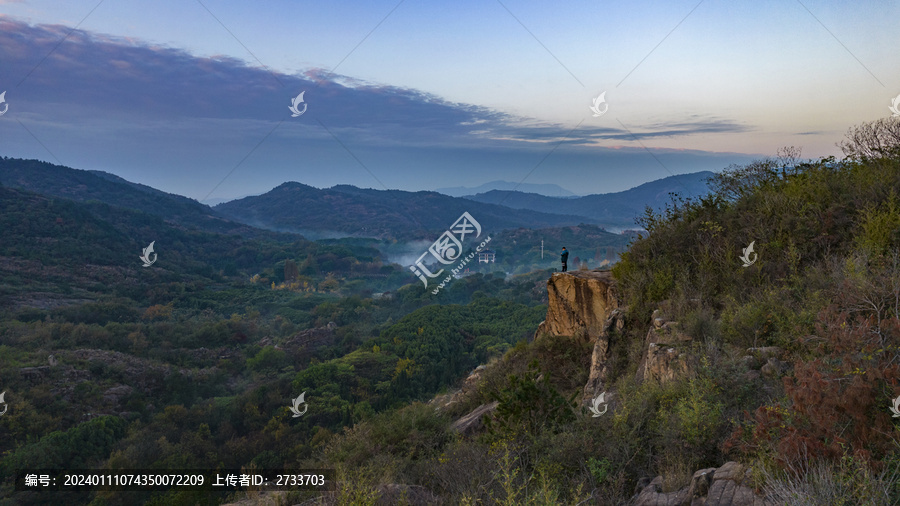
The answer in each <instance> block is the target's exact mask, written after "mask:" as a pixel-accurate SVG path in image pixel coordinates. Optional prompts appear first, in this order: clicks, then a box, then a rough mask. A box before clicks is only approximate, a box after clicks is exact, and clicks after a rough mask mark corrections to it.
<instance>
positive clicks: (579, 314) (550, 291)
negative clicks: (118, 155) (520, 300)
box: [538, 271, 618, 339]
mask: <svg viewBox="0 0 900 506" xmlns="http://www.w3.org/2000/svg"><path fill="white" fill-rule="evenodd" d="M613 286H614V281H613V277H612V274H611V273H610V272H609V271H603V272H599V271H572V272H557V273H555V274H553V275H552V276H550V279H549V280H548V281H547V296H548V304H547V318H546V319H545V320H544V321H543V323H541V325H540V326H539V327H538V334H539V335H540V334H548V335H551V336H582V335H584V336H586V337H587V338H588V339H593V338H595V337H596V336H598V335H599V334H600V332H601V331H602V330H603V328H604V325H605V324H606V321H607V319H609V315H610V313H611V312H612V310H613V309H616V308H617V307H618V303H617V301H616V297H615V295H614V292H613Z"/></svg>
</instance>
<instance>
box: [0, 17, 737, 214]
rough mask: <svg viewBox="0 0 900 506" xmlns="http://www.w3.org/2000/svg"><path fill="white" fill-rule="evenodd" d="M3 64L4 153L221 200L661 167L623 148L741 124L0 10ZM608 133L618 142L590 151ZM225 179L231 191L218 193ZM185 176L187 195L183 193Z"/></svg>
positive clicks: (675, 163) (0, 133)
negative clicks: (478, 90)
mask: <svg viewBox="0 0 900 506" xmlns="http://www.w3.org/2000/svg"><path fill="white" fill-rule="evenodd" d="M60 41H62V42H61V43H60ZM0 68H3V69H4V72H3V76H4V77H3V78H2V82H0V88H2V89H6V90H7V91H8V93H7V95H6V100H7V102H8V103H9V107H10V112H9V113H8V114H7V116H9V117H10V118H16V119H18V120H19V121H21V122H22V125H25V126H26V127H28V129H29V131H28V132H25V131H24V130H23V129H22V128H19V127H18V123H16V122H7V121H4V122H0V138H4V137H5V138H6V139H9V143H8V144H5V145H6V146H11V148H10V149H9V150H7V152H5V153H0V154H5V155H8V156H32V157H39V158H43V159H51V160H52V159H55V158H56V157H59V158H58V159H59V160H60V162H61V163H64V164H67V165H72V166H78V165H82V166H85V165H86V166H87V167H83V168H97V169H101V170H113V169H114V170H116V171H118V172H117V173H118V174H119V175H121V176H123V177H126V178H128V177H131V178H132V180H137V179H140V180H141V182H144V183H145V184H150V185H151V186H155V187H157V188H162V189H167V191H180V192H181V193H182V194H190V195H191V196H195V197H198V198H204V197H205V196H206V195H207V193H208V192H209V191H210V190H211V189H212V188H219V190H217V191H220V192H221V191H225V194H226V195H227V194H229V193H230V194H246V193H247V192H251V191H252V192H263V191H266V190H268V189H270V188H271V187H273V186H277V185H278V184H280V183H281V182H283V181H285V180H287V179H295V180H296V179H299V180H302V181H303V182H305V183H307V184H314V185H319V186H324V185H328V184H335V183H336V182H344V183H351V184H357V185H360V186H370V187H381V184H382V182H384V184H387V185H388V186H390V187H393V188H401V187H402V188H405V189H422V188H434V187H437V186H453V185H458V184H460V183H461V182H467V183H471V184H472V185H477V184H480V183H481V182H484V181H482V180H481V179H483V178H489V179H500V178H507V179H510V180H512V179H516V178H521V177H522V176H523V175H524V174H528V171H529V170H531V169H532V168H533V167H535V163H536V161H538V160H541V159H543V157H545V156H546V154H547V153H548V150H550V149H553V147H554V146H556V145H557V144H559V143H562V145H563V146H565V147H566V149H567V150H569V151H568V152H564V151H565V150H563V149H560V150H556V151H554V157H553V158H551V159H548V160H547V161H546V162H545V163H544V165H545V166H547V167H549V166H551V165H552V164H553V163H557V164H562V165H564V168H555V169H554V170H556V171H557V172H560V171H563V170H568V171H570V172H571V173H572V174H573V175H574V174H575V173H576V172H577V171H593V170H595V169H594V167H596V166H597V165H598V163H600V160H607V165H609V166H612V164H616V166H620V167H628V166H629V164H630V163H631V162H629V161H627V160H626V159H624V158H622V156H624V155H630V156H632V157H633V158H634V159H638V158H639V157H640V160H639V162H637V163H641V164H644V165H645V166H646V167H648V168H647V170H649V171H659V170H660V168H659V166H658V162H657V161H655V160H653V159H652V158H649V159H648V157H647V154H646V151H644V150H643V148H642V147H640V146H638V145H636V144H631V142H632V141H633V140H635V138H637V139H639V140H641V141H642V142H643V141H652V139H654V138H672V137H685V136H691V135H701V134H702V135H708V134H716V133H734V132H745V131H747V130H748V127H746V126H744V125H741V124H737V123H735V122H733V121H729V120H727V119H722V118H701V117H693V118H689V119H688V120H686V121H681V122H672V123H664V122H661V123H653V124H645V125H638V124H636V125H628V130H630V132H629V131H628V130H626V129H624V128H615V127H595V126H585V125H582V126H579V127H578V128H575V129H573V127H572V126H569V125H562V124H555V123H550V122H546V121H539V120H536V119H534V118H525V117H519V116H513V115H510V114H507V113H505V112H502V111H498V110H494V109H490V108H486V107H480V106H476V105H472V104H464V103H456V102H451V101H448V100H445V99H443V98H441V97H439V96H436V95H433V94H430V93H427V92H424V91H421V90H416V89H410V88H403V87H398V86H390V85H385V84H382V83H373V82H368V81H364V80H360V79H356V78H353V77H350V76H345V75H340V74H332V73H330V72H328V71H326V70H324V69H318V68H311V69H306V70H305V71H303V72H298V73H296V74H284V73H274V72H270V71H269V70H268V69H266V68H263V67H262V66H259V65H256V64H252V63H248V62H246V61H243V60H240V59H237V58H233V57H229V56H213V57H203V56H197V55H193V54H191V53H189V52H188V51H185V50H184V49H180V48H175V47H168V46H164V45H155V44H148V43H146V42H143V41H140V40H135V39H131V38H127V37H115V36H110V35H103V34H98V33H93V32H89V31H85V30H72V29H71V28H70V27H66V26H61V25H29V24H27V23H24V22H22V21H19V20H16V19H13V18H11V17H8V16H2V15H0ZM302 91H305V95H304V99H305V102H306V103H307V104H308V109H307V112H306V113H305V114H304V115H302V116H301V117H299V118H291V116H290V114H291V113H290V111H289V110H288V107H289V106H290V105H291V100H292V99H293V98H294V97H295V96H296V95H297V94H299V93H300V92H302ZM6 119H8V118H7V117H4V120H6ZM36 139H39V142H36ZM609 141H614V142H615V143H616V144H617V145H618V146H619V147H618V148H615V149H614V148H609V147H605V148H604V147H601V146H600V144H602V143H604V142H606V143H608V142H609ZM622 146H625V147H624V148H622ZM628 146H634V148H633V149H632V148H628ZM4 149H6V148H4ZM29 150H30V151H29ZM48 151H49V152H51V153H53V158H49V157H48V156H47V152H48ZM660 152H663V150H660ZM673 153H674V150H673ZM251 155H252V156H251ZM682 155H684V156H687V155H686V154H685V153H681V154H679V155H678V156H682ZM688 155H690V156H687V157H683V158H681V159H678V160H675V159H673V160H667V161H666V163H668V164H671V165H672V167H677V170H682V171H684V170H685V169H684V168H685V167H686V168H687V169H686V170H687V171H691V170H709V169H711V168H714V167H715V165H712V164H718V163H719V161H718V160H720V159H723V158H728V159H729V160H730V159H731V155H730V154H722V153H720V154H718V155H719V156H720V158H717V159H716V161H715V162H713V161H711V160H710V159H709V158H708V156H707V155H708V153H707V152H702V151H700V152H692V153H688ZM566 156H570V158H565V157H566ZM673 156H674V155H673ZM603 157H605V158H603ZM690 157H693V158H690ZM691 160H700V161H701V162H703V163H704V164H705V165H703V164H700V165H695V164H693V163H692V162H691ZM54 161H55V160H54ZM242 164H243V165H242ZM648 164H649V165H648ZM725 165H727V163H725V164H722V165H721V166H725ZM238 167H240V168H241V170H238V171H236V172H235V169H237V168H238ZM248 167H250V168H254V169H255V170H251V169H250V168H248ZM298 167H299V168H298ZM694 167H696V168H694ZM547 170H549V169H547ZM666 170H668V169H666ZM128 171H131V172H128ZM229 171H231V172H229ZM232 173H234V176H231V174H232ZM251 173H252V176H253V181H252V186H250V187H248V186H247V185H248V182H247V178H249V177H250V174H251ZM226 174H228V176H226ZM376 174H377V175H376ZM634 174H637V172H634V171H632V172H629V173H625V174H623V175H621V176H618V175H617V176H607V178H606V179H605V180H604V181H605V182H607V183H608V182H610V181H618V180H619V179H621V180H622V181H624V180H625V179H623V178H627V177H630V176H633V175H634ZM539 175H540V172H538V173H537V174H536V176H539ZM662 175H663V176H664V175H668V174H667V173H665V171H663V173H662ZM223 177H224V178H226V179H227V178H231V179H232V181H233V182H232V183H230V184H233V186H232V187H230V188H229V187H228V185H225V186H222V187H221V188H220V187H219V186H218V185H219V184H221V183H220V182H221V181H222V180H223V179H222V178H223ZM242 177H243V178H244V179H243V180H242V179H241V178H242ZM573 177H574V176H573ZM615 178H619V179H615ZM484 180H485V181H486V180H488V179H484ZM516 180H518V179H516ZM640 182H643V181H640ZM622 184H627V183H622ZM188 185H194V186H192V188H196V189H192V190H190V191H188V190H180V188H182V187H185V186H188ZM626 187H628V186H626ZM622 189H624V188H622ZM582 190H583V189H582ZM219 195H220V194H219V193H217V194H215V195H212V196H219Z"/></svg>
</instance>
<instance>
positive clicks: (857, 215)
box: [323, 119, 900, 505]
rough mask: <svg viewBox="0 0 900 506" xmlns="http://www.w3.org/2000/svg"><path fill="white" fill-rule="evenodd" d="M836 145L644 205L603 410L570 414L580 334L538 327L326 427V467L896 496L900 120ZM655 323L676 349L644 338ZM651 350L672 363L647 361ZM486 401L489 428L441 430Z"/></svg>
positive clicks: (810, 500)
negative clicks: (446, 395) (715, 476)
mask: <svg viewBox="0 0 900 506" xmlns="http://www.w3.org/2000/svg"><path fill="white" fill-rule="evenodd" d="M842 147H843V149H844V151H845V153H846V154H847V158H845V159H843V160H836V159H822V160H814V161H802V160H799V159H797V158H796V156H795V155H796V151H793V150H785V151H784V152H782V153H781V155H780V156H779V157H778V158H774V159H766V160H760V161H758V162H755V163H752V164H749V165H747V166H743V167H733V168H731V169H729V170H727V171H724V172H723V173H720V174H718V175H717V176H716V177H715V178H714V180H713V182H712V187H713V190H714V191H713V192H712V193H711V194H710V195H708V196H705V197H703V198H700V199H682V200H676V201H675V202H673V203H672V204H671V205H670V206H668V208H667V209H665V210H664V211H662V212H653V211H648V212H647V214H646V215H645V216H644V218H643V220H642V222H643V225H644V226H645V227H646V230H647V233H646V234H644V235H643V236H642V237H641V238H640V239H639V240H637V241H636V242H635V243H634V244H632V246H631V248H630V250H629V251H628V252H626V253H625V254H624V255H623V258H622V261H621V262H619V263H618V264H617V265H616V266H615V267H614V270H613V273H614V276H615V280H616V291H617V294H618V297H619V299H620V302H621V306H620V307H621V308H622V310H623V311H624V313H622V315H623V321H624V325H622V326H621V327H619V326H616V325H613V326H612V327H610V328H609V331H608V334H607V331H604V334H603V335H604V339H607V341H606V342H608V343H609V346H610V349H609V351H608V356H609V357H610V358H609V361H608V362H607V364H606V365H608V366H609V370H608V371H607V372H605V373H604V374H605V376H604V385H605V390H606V402H608V407H609V411H608V412H607V413H605V414H603V415H602V416H591V414H590V412H589V411H588V410H587V409H586V408H584V407H579V406H580V403H579V402H578V401H579V400H580V398H579V397H580V395H581V393H582V388H583V387H584V385H585V381H586V380H587V376H588V369H589V367H591V364H590V362H591V351H590V348H591V347H592V346H591V344H590V341H585V340H582V339H579V338H578V336H573V337H574V339H569V338H554V337H549V336H543V337H538V338H537V339H536V340H535V341H534V342H530V343H525V342H522V343H520V344H519V345H518V346H516V347H515V348H514V349H512V350H510V351H509V352H507V354H506V355H505V356H504V357H503V358H502V359H501V360H499V361H497V362H493V363H492V364H491V365H489V366H488V368H487V369H485V370H484V371H482V372H481V373H480V374H479V376H478V378H477V379H475V380H474V381H475V386H471V385H470V386H468V387H467V388H464V389H463V390H462V391H461V392H459V395H458V396H457V397H456V398H455V402H454V403H452V404H449V405H448V406H447V407H444V408H441V409H439V410H438V411H434V410H432V409H431V408H430V407H426V406H423V405H417V404H413V405H411V406H408V407H406V408H403V409H401V410H399V411H396V412H394V413H393V414H385V415H382V416H379V417H376V418H374V419H372V420H367V421H364V422H362V423H361V424H357V425H356V426H355V427H354V428H353V429H352V430H348V431H346V432H345V433H344V434H341V435H338V436H335V437H334V438H332V440H331V442H330V443H329V445H328V446H327V448H326V451H325V453H324V457H323V459H324V462H326V463H328V465H332V466H336V467H337V468H339V469H342V470H343V472H344V473H345V475H346V476H353V477H355V481H353V483H354V485H353V486H354V487H355V488H354V489H353V490H352V491H345V492H346V493H350V492H353V493H355V494H356V496H357V497H375V496H378V495H379V494H380V495H382V496H383V495H385V494H386V493H387V491H388V490H391V489H390V487H387V485H385V484H389V483H405V484H410V485H418V486H421V487H423V488H424V489H425V490H428V491H429V492H430V493H432V494H434V497H437V498H440V500H442V501H445V502H446V503H447V504H478V503H485V504H525V503H529V504H532V503H533V504H576V503H578V504H589V503H590V504H627V503H630V502H632V501H637V502H636V504H655V502H654V501H657V500H662V501H666V500H672V498H673V497H675V496H676V495H677V492H678V491H679V490H683V491H688V493H691V492H690V491H695V493H701V491H700V490H699V489H695V488H691V489H690V490H688V489H687V488H682V487H687V486H688V485H691V484H694V485H692V487H693V486H699V485H696V481H697V479H698V478H697V477H698V476H700V477H702V476H703V472H701V471H700V470H702V469H707V471H705V472H710V469H712V470H714V469H713V468H717V467H719V466H723V464H725V463H726V462H728V461H736V462H739V463H740V464H736V465H732V466H731V467H729V469H735V468H739V467H737V466H739V465H743V466H744V467H743V468H745V469H749V471H747V474H746V477H744V475H743V474H742V475H741V477H740V478H734V477H732V478H733V479H738V480H743V483H742V485H741V486H742V487H749V488H747V489H746V490H749V491H748V492H747V493H750V494H751V496H750V498H749V499H746V497H745V500H749V501H750V502H746V504H753V501H754V499H753V497H754V496H756V497H759V498H760V499H759V500H762V498H763V497H764V498H766V500H768V501H769V503H770V504H798V505H799V504H869V505H876V504H877V505H888V504H897V503H898V502H900V425H898V422H897V421H896V418H893V416H892V409H891V408H894V407H895V406H896V401H894V399H895V398H897V397H898V396H900V351H898V350H900V296H898V294H900V200H898V198H900V197H898V195H900V121H898V120H896V119H894V120H881V121H878V122H874V123H870V124H864V125H861V126H858V127H854V128H853V129H851V131H850V133H849V134H848V136H847V139H846V140H845V141H844V142H843V144H842ZM751 242H753V243H754V246H755V250H754V251H753V252H752V253H751V254H749V255H748V254H747V253H748V252H747V248H748V246H749V245H750V243H751ZM741 257H743V258H745V259H747V260H742V259H741ZM745 264H746V265H745ZM651 318H652V321H651ZM672 329H675V330H672ZM665 332H670V333H671V335H672V336H674V338H675V341H672V343H673V344H671V345H656V344H653V343H655V342H656V340H657V337H656V336H658V335H663V334H664V333H665ZM645 336H646V338H645ZM651 338H652V339H653V340H652V341H651ZM648 342H649V343H651V344H650V345H649V348H648V344H647V343H648ZM654 346H656V348H654ZM660 346H665V348H668V349H662V350H661V351H659V353H661V354H663V355H665V354H667V353H666V352H668V353H671V354H673V356H674V357H677V358H676V359H675V360H676V361H675V362H669V365H668V366H667V365H659V364H657V365H656V367H659V368H660V369H657V370H654V371H650V369H649V367H650V366H649V365H648V363H647V361H648V353H651V352H654V353H655V350H659V349H660ZM595 358H596V350H595ZM667 367H668V369H667ZM648 371H650V372H653V373H659V372H663V373H669V374H668V376H665V375H664V376H661V377H662V378H668V379H666V380H665V381H664V380H663V379H658V380H654V379H653V378H654V375H653V374H648ZM656 377H657V378H660V376H659V375H658V374H657V375H656ZM586 400H587V401H590V400H591V399H586ZM492 401H493V402H495V403H497V404H496V408H495V409H494V410H493V411H491V410H490V409H487V410H483V411H481V412H485V413H489V414H487V415H485V416H484V423H485V428H484V429H482V430H480V431H478V432H476V433H475V434H471V433H470V434H460V433H458V432H457V431H455V430H453V429H452V428H451V427H452V426H451V423H452V422H453V421H454V420H455V419H461V418H460V417H463V415H466V414H467V413H469V412H470V411H472V410H473V409H475V408H476V407H479V406H481V407H482V408H484V407H487V408H490V406H489V405H488V404H487V403H490V402H492ZM472 412H473V413H478V412H479V411H478V410H475V411H472ZM490 413H492V414H490ZM722 469H725V467H723V468H722ZM695 471H696V472H697V473H698V474H694V473H695ZM655 476H659V477H660V478H659V481H655V482H654V483H656V484H655V485H650V486H649V487H648V484H649V483H650V479H651V478H653V477H655ZM692 476H693V478H692ZM707 486H708V485H707ZM348 487H349V486H348ZM654 487H656V488H654ZM348 490H349V489H348ZM410 490H413V489H410ZM416 490H417V489H416ZM732 490H734V489H732ZM639 491H640V492H642V494H641V496H640V497H636V496H635V494H636V492H639ZM667 493H670V494H669V495H666V494H667ZM702 493H703V494H705V493H706V492H705V491H703V492H702ZM367 494H368V495H367ZM647 497H652V498H654V499H652V500H651V502H642V501H646V498H647ZM657 497H659V499H655V498H657ZM666 497H668V498H669V499H666ZM704 497H705V496H704ZM729 497H730V496H729ZM735 497H737V496H735ZM435 500H437V499H435ZM729 500H730V498H729ZM710 501H713V499H712V498H710V499H708V500H707V503H706V504H720V503H719V502H710ZM426 502H427V501H426ZM660 504H661V503H660ZM722 504H724V503H722ZM735 504H745V503H744V502H741V503H737V502H736V503H735Z"/></svg>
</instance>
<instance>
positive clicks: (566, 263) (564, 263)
mask: <svg viewBox="0 0 900 506" xmlns="http://www.w3.org/2000/svg"><path fill="white" fill-rule="evenodd" d="M568 268H569V251H568V250H566V247H565V246H563V249H562V271H563V272H566V269H568Z"/></svg>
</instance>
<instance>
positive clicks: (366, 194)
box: [214, 182, 596, 240]
mask: <svg viewBox="0 0 900 506" xmlns="http://www.w3.org/2000/svg"><path fill="white" fill-rule="evenodd" d="M214 209H215V211H216V212H217V213H219V214H221V215H222V216H225V217H228V218H230V219H233V220H236V221H241V222H243V223H247V224H249V225H252V226H255V227H260V228H266V229H270V230H279V231H285V232H287V231H291V232H298V233H304V232H305V231H317V232H332V233H342V234H345V235H358V236H368V237H378V238H384V239H387V238H392V239H405V240H409V239H427V238H432V237H434V235H435V233H436V232H438V233H439V232H440V231H441V230H446V229H447V228H448V227H450V225H452V224H453V222H454V221H456V219H457V218H459V216H460V215H461V214H462V213H463V212H469V214H471V215H472V216H473V217H474V218H475V219H476V220H477V221H478V222H479V223H480V224H481V226H482V227H486V228H487V229H488V230H503V229H510V228H520V227H524V228H541V227H558V226H566V225H577V224H579V223H590V224H596V222H595V221H593V220H590V219H586V218H584V217H581V216H567V215H564V214H562V213H543V212H538V211H532V210H529V209H518V210H512V209H509V208H508V207H503V206H499V205H496V204H491V203H480V202H475V201H471V200H467V199H462V198H456V197H449V196H447V195H443V194H440V193H437V192H426V191H421V192H408V191H401V190H370V189H361V188H357V187H355V186H348V185H339V186H334V187H332V188H327V189H318V188H314V187H312V186H307V185H305V184H301V183H296V182H290V183H284V184H282V185H280V186H278V187H276V188H274V189H272V190H271V191H269V192H267V193H264V194H262V195H259V196H256V197H246V198H243V199H238V200H233V201H231V202H226V203H224V204H219V205H217V206H216V207H215V208H214Z"/></svg>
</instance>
